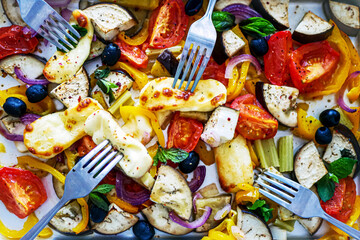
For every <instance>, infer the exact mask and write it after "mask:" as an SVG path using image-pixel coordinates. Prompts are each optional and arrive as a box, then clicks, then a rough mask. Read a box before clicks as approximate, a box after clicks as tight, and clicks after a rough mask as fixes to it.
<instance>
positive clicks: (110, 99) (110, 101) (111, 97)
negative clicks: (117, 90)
mask: <svg viewBox="0 0 360 240" xmlns="http://www.w3.org/2000/svg"><path fill="white" fill-rule="evenodd" d="M108 94H109V103H110V104H111V103H112V102H113V101H115V96H114V93H113V92H112V91H111V90H110V91H109V93H108Z"/></svg>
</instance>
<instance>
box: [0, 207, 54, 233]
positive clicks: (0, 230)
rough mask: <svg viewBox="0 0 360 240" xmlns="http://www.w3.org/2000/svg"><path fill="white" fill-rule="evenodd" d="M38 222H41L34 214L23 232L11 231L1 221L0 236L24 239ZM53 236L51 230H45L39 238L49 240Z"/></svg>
mask: <svg viewBox="0 0 360 240" xmlns="http://www.w3.org/2000/svg"><path fill="white" fill-rule="evenodd" d="M38 221H39V220H38V218H37V217H36V216H35V214H34V213H32V214H30V215H29V216H28V218H27V219H26V221H25V223H24V226H23V228H22V229H21V230H11V229H9V228H7V227H6V226H5V225H4V224H3V223H2V222H1V221H0V234H1V235H3V236H5V237H7V238H22V237H23V236H24V235H25V234H26V233H27V232H28V231H30V229H31V228H32V227H33V226H35V224H36V223H37V222H38ZM52 234H53V232H52V230H51V229H50V228H44V229H43V230H42V231H41V232H40V233H39V235H38V237H41V238H49V237H51V236H52Z"/></svg>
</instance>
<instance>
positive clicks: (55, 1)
mask: <svg viewBox="0 0 360 240" xmlns="http://www.w3.org/2000/svg"><path fill="white" fill-rule="evenodd" d="M45 1H46V2H47V3H48V4H49V5H50V6H51V7H66V6H67V5H69V3H70V2H71V0H45Z"/></svg>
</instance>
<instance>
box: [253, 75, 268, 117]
mask: <svg viewBox="0 0 360 240" xmlns="http://www.w3.org/2000/svg"><path fill="white" fill-rule="evenodd" d="M263 90H264V83H263V82H256V84H255V97H256V99H257V100H258V101H259V103H260V104H261V106H263V108H265V110H266V111H267V112H269V109H268V108H267V106H266V102H265V98H264V91H263Z"/></svg>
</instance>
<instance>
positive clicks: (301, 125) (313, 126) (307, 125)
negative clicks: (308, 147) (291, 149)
mask: <svg viewBox="0 0 360 240" xmlns="http://www.w3.org/2000/svg"><path fill="white" fill-rule="evenodd" d="M297 119H298V126H297V128H295V129H294V130H293V131H292V132H293V134H294V135H296V136H299V137H301V138H304V139H307V140H313V139H315V133H316V130H317V129H318V128H319V127H321V126H322V124H321V122H320V121H319V120H318V119H316V118H315V117H313V116H307V112H306V111H305V110H303V109H302V108H298V109H297Z"/></svg>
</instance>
